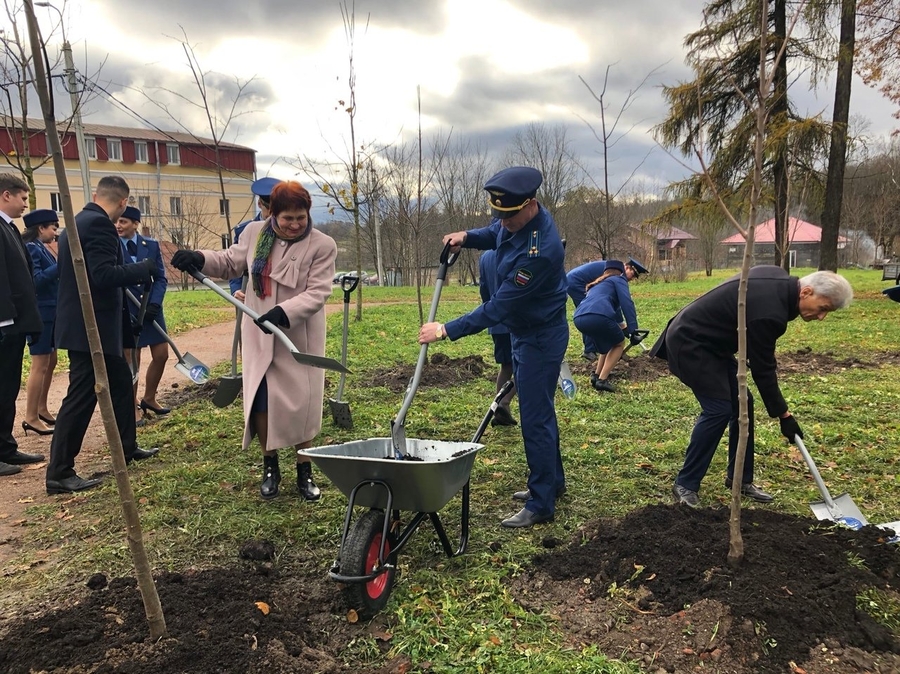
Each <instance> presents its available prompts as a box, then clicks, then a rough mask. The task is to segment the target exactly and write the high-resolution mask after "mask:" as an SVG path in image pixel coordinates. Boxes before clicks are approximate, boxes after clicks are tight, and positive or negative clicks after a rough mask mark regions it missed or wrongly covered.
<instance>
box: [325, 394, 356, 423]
mask: <svg viewBox="0 0 900 674" xmlns="http://www.w3.org/2000/svg"><path fill="white" fill-rule="evenodd" d="M328 406H329V407H330V408H331V418H332V419H334V424H335V426H337V427H338V428H345V429H347V430H350V429H351V428H353V415H352V414H351V413H350V404H349V403H345V402H341V401H340V400H335V399H334V398H329V399H328Z"/></svg>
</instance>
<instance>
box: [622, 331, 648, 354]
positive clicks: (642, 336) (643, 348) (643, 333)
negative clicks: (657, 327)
mask: <svg viewBox="0 0 900 674" xmlns="http://www.w3.org/2000/svg"><path fill="white" fill-rule="evenodd" d="M634 334H635V335H637V336H638V337H640V339H639V340H638V341H637V342H631V341H629V342H628V346H626V347H625V350H624V351H623V352H622V355H623V356H624V355H625V354H626V353H628V352H629V351H630V350H631V347H632V346H634V345H635V344H639V345H640V347H641V351H649V350H650V349H648V348H647V345H646V344H644V340H645V339H647V335H649V334H650V331H649V330H635V331H634Z"/></svg>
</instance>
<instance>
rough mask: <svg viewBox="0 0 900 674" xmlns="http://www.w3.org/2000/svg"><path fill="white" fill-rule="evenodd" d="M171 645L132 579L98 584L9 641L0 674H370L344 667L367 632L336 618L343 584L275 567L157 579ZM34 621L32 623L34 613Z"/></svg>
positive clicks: (0, 657) (14, 628) (13, 629)
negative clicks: (282, 573) (348, 651)
mask: <svg viewBox="0 0 900 674" xmlns="http://www.w3.org/2000/svg"><path fill="white" fill-rule="evenodd" d="M156 585H157V588H158V591H159V596H160V601H161V602H162V606H163V610H164V612H165V618H166V626H167V628H168V632H169V637H167V638H164V639H162V640H160V641H159V642H158V643H152V642H151V641H150V638H149V631H148V626H147V620H146V618H145V617H144V608H143V603H142V602H141V597H140V592H139V591H138V588H137V586H136V583H135V580H134V579H132V578H117V579H113V580H111V581H110V582H109V584H108V585H106V584H104V583H101V582H96V579H94V582H92V584H91V587H94V588H96V589H95V590H93V591H88V593H87V595H86V596H85V597H84V598H83V599H81V600H79V601H77V602H76V603H73V604H72V605H69V606H65V607H58V608H52V609H50V610H47V609H45V608H44V607H36V608H35V609H33V610H31V611H29V612H26V614H25V615H23V616H19V617H17V618H16V619H15V620H13V621H9V624H8V625H7V627H6V629H5V630H4V632H3V633H2V640H3V648H2V649H0V671H2V672H7V673H9V674H18V673H21V674H29V673H31V672H96V673H97V674H103V673H109V674H111V673H113V672H116V673H120V674H131V673H134V674H136V673H138V672H140V674H157V673H158V674H172V673H173V672H179V673H181V672H185V673H186V672H196V673H198V674H199V673H204V674H205V673H207V672H209V673H212V672H266V673H267V674H287V673H289V672H290V673H297V674H306V673H310V674H311V673H312V672H323V673H326V674H330V673H333V672H344V671H351V670H352V671H354V672H363V673H365V672H370V671H374V670H368V669H366V668H361V667H359V666H353V667H352V668H348V667H346V666H345V665H344V664H343V662H342V661H341V660H340V654H341V651H342V650H343V649H344V648H345V647H346V646H347V644H348V643H349V642H350V641H351V640H352V639H353V638H354V637H355V636H358V634H359V633H360V632H361V631H362V629H363V628H361V627H359V626H355V625H350V624H349V623H347V622H346V621H341V620H335V619H334V614H335V613H338V614H343V613H344V612H345V609H344V607H343V606H342V605H340V602H339V600H338V597H339V593H338V592H336V591H335V584H334V583H330V582H328V581H326V580H325V579H323V577H322V573H321V570H316V574H315V577H305V578H302V579H298V578H296V577H290V578H280V577H277V575H276V574H275V572H274V571H273V569H272V567H271V566H270V565H261V566H258V567H256V569H255V570H253V569H250V568H249V567H247V568H243V569H212V570H207V571H192V572H185V573H183V574H178V573H166V574H162V575H160V576H159V577H158V578H157V579H156ZM29 613H30V615H29Z"/></svg>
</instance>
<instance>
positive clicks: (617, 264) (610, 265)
mask: <svg viewBox="0 0 900 674" xmlns="http://www.w3.org/2000/svg"><path fill="white" fill-rule="evenodd" d="M610 269H618V270H619V271H620V272H622V273H623V274H624V273H625V264H624V263H623V262H622V261H621V260H607V261H606V271H609V270H610Z"/></svg>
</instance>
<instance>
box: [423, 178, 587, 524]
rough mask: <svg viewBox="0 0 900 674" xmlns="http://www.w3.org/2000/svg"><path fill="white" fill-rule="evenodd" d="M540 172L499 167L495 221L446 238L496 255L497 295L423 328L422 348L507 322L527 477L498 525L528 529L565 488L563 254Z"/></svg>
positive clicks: (491, 183) (547, 516) (489, 186)
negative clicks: (516, 506) (541, 195)
mask: <svg viewBox="0 0 900 674" xmlns="http://www.w3.org/2000/svg"><path fill="white" fill-rule="evenodd" d="M542 181H543V176H542V175H541V172H540V171H538V170H537V169H534V168H530V167H525V166H515V167H511V168H507V169H504V170H502V171H500V172H499V173H497V174H496V175H495V176H493V177H492V178H491V179H490V180H488V181H487V182H486V183H485V184H484V189H485V190H487V192H488V195H489V196H488V199H489V202H490V205H491V213H492V215H493V219H492V220H491V224H490V225H488V226H487V227H483V228H480V229H471V230H468V231H464V232H454V233H453V234H447V235H445V236H444V239H443V240H444V244H445V245H446V244H449V245H450V246H451V250H452V251H454V252H456V251H458V250H459V249H460V248H476V249H481V250H489V249H496V251H497V281H498V286H497V290H496V291H495V292H494V294H493V295H492V296H491V298H490V299H489V300H488V301H487V302H484V303H483V304H481V305H479V306H478V307H477V308H476V309H474V310H472V311H471V312H469V313H468V314H465V315H464V316H461V317H459V318H457V319H455V320H452V321H450V322H449V323H447V324H445V325H443V324H441V323H434V322H432V323H426V324H424V325H423V326H422V327H421V328H420V330H419V343H420V344H427V343H429V342H434V341H437V340H439V339H445V338H447V337H449V338H450V339H452V340H457V339H459V338H460V337H464V336H466V335H473V334H475V333H478V332H481V331H482V330H484V329H485V328H489V327H491V326H493V325H497V324H500V323H502V324H504V325H505V326H506V327H507V328H509V331H510V335H511V336H512V350H513V377H514V378H515V381H516V386H517V387H518V394H519V412H520V413H521V418H522V421H521V426H522V438H523V440H524V442H525V457H526V459H527V461H528V468H529V471H530V472H529V476H528V489H527V492H528V493H527V499H526V502H525V507H524V508H522V510H520V511H519V512H518V513H516V514H515V515H513V516H512V517H509V518H507V519H505V520H503V522H502V523H501V524H502V526H504V527H530V526H532V525H534V524H538V523H540V522H549V521H552V520H553V517H554V512H555V510H556V497H557V496H558V495H560V494H562V493H563V492H564V491H565V488H566V480H565V475H564V473H563V465H562V456H561V454H560V451H559V426H558V425H557V421H556V407H555V405H554V395H555V393H556V383H557V380H558V379H559V367H560V364H561V363H562V360H563V356H564V355H565V352H566V347H567V345H568V343H569V324H568V322H567V320H566V272H565V267H564V266H563V255H564V249H563V245H562V241H561V240H560V237H559V232H558V231H557V229H556V223H555V222H554V221H553V218H552V217H551V215H550V213H549V212H548V211H547V209H545V208H544V207H543V206H541V205H540V204H539V203H538V202H537V200H536V199H535V196H536V194H537V190H538V188H539V187H540V185H541V182H542Z"/></svg>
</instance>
